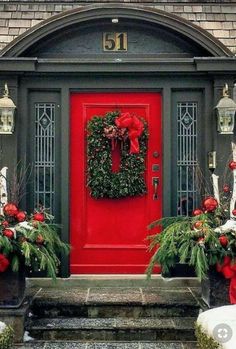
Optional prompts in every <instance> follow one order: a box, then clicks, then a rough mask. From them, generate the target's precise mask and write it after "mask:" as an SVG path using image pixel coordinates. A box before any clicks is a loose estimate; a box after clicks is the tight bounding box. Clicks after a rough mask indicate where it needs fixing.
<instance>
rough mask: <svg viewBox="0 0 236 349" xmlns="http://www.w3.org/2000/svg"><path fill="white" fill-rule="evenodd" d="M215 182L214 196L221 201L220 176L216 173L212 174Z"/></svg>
mask: <svg viewBox="0 0 236 349" xmlns="http://www.w3.org/2000/svg"><path fill="white" fill-rule="evenodd" d="M211 177H212V182H213V193H214V198H215V199H216V200H217V201H218V203H220V194H219V176H216V175H215V174H214V173H213V174H212V175H211Z"/></svg>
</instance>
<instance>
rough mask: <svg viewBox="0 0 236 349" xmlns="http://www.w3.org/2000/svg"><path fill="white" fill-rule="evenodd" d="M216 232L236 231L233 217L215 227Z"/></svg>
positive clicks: (235, 222)
mask: <svg viewBox="0 0 236 349" xmlns="http://www.w3.org/2000/svg"><path fill="white" fill-rule="evenodd" d="M214 231H215V232H216V233H227V232H230V231H236V221H235V220H233V219H228V220H227V221H226V223H225V224H223V225H221V226H220V227H217V228H216V229H215V230H214Z"/></svg>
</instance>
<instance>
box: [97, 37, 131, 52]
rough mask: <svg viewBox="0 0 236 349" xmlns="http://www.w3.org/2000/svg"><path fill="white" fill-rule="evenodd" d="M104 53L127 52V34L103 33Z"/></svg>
mask: <svg viewBox="0 0 236 349" xmlns="http://www.w3.org/2000/svg"><path fill="white" fill-rule="evenodd" d="M103 51H127V33H103Z"/></svg>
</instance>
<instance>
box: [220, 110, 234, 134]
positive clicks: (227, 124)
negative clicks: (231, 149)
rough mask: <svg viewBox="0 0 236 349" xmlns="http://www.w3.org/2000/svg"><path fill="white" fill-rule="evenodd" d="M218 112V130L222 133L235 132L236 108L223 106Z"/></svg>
mask: <svg viewBox="0 0 236 349" xmlns="http://www.w3.org/2000/svg"><path fill="white" fill-rule="evenodd" d="M217 114H218V132H219V133H220V134H233V133H234V114H235V110H233V109H226V108H221V109H218V111H217Z"/></svg>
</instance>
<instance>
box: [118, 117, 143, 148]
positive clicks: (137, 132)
mask: <svg viewBox="0 0 236 349" xmlns="http://www.w3.org/2000/svg"><path fill="white" fill-rule="evenodd" d="M115 124H116V126H117V127H119V128H127V129H128V136H129V140H130V154H138V153H139V151H140V147H139V140H138V137H140V136H141V134H142V133H143V130H144V125H143V122H142V121H141V120H140V119H139V118H138V117H137V116H135V115H131V114H130V113H122V114H121V115H120V116H119V117H118V118H116V119H115Z"/></svg>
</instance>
